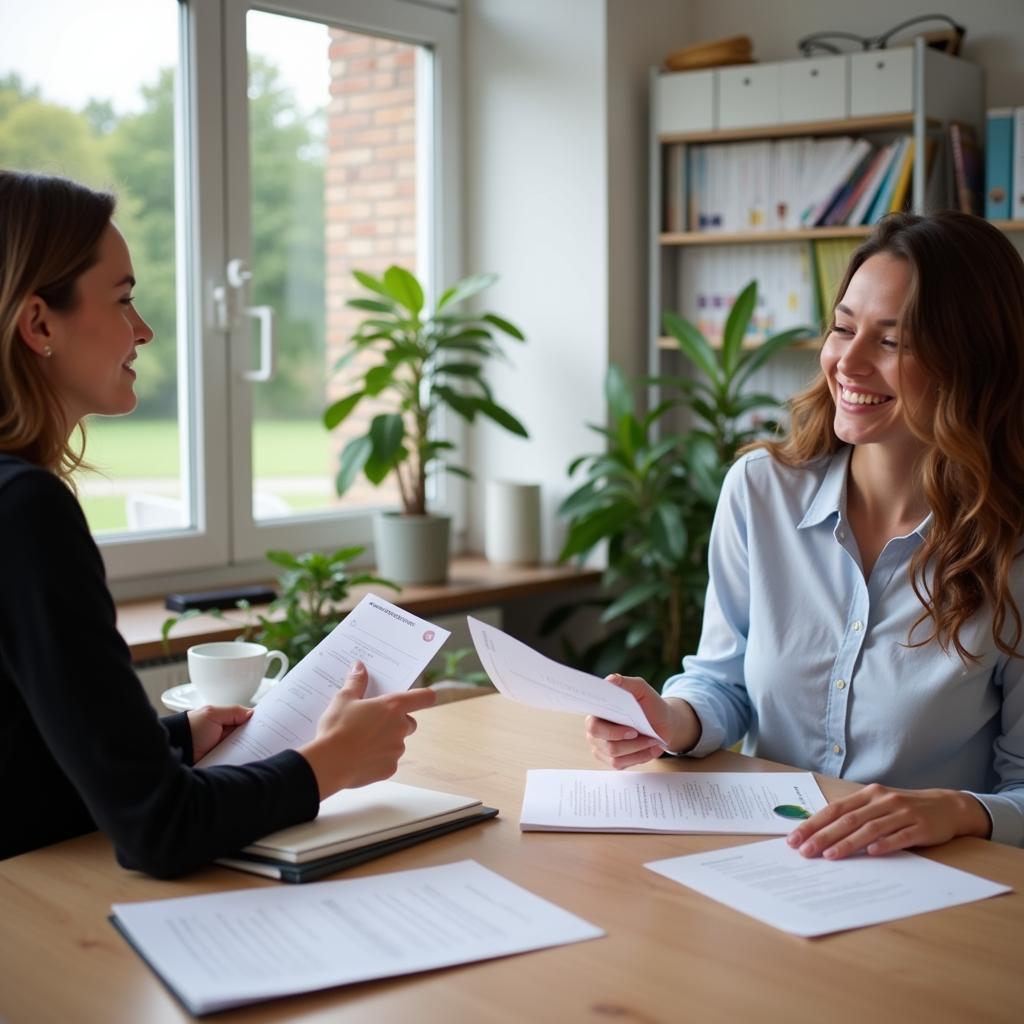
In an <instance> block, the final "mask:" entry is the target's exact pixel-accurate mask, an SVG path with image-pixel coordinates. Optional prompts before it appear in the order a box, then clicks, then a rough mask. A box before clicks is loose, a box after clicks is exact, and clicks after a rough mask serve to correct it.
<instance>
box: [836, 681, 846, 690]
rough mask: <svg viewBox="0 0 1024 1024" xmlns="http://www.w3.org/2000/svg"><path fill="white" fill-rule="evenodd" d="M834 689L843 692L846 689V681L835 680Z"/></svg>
mask: <svg viewBox="0 0 1024 1024" xmlns="http://www.w3.org/2000/svg"><path fill="white" fill-rule="evenodd" d="M836 689H837V690H845V689H846V680H845V679H837V680H836Z"/></svg>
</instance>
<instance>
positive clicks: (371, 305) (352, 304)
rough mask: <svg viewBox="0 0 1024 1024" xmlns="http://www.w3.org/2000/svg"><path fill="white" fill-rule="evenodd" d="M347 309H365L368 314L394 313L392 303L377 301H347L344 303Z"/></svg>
mask: <svg viewBox="0 0 1024 1024" xmlns="http://www.w3.org/2000/svg"><path fill="white" fill-rule="evenodd" d="M345 305H346V306H348V307H349V309H365V310H367V311H368V312H370V313H394V311H395V307H394V304H393V303H390V302H381V301H380V300H379V299H349V300H348V302H346V303H345Z"/></svg>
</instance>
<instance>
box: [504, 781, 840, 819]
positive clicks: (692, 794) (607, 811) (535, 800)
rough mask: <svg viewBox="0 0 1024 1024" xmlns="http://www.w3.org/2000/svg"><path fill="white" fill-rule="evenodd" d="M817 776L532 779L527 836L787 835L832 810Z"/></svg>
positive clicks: (526, 812) (526, 805)
mask: <svg viewBox="0 0 1024 1024" xmlns="http://www.w3.org/2000/svg"><path fill="white" fill-rule="evenodd" d="M826 803H827V801H826V800H825V795H824V794H823V793H822V791H821V789H820V788H819V786H818V783H817V782H816V781H815V778H814V776H813V775H812V774H811V773H810V772H690V771H686V772H634V771H627V772H610V771H567V770H562V769H557V768H537V769H531V770H530V771H528V772H527V773H526V792H525V794H524V795H523V812H522V816H521V817H520V819H519V827H520V828H521V829H522V830H523V831H524V832H535V831H537V832H664V833H682V834H687V833H698V832H702V833H729V834H735V835H782V834H784V833H786V832H790V831H792V830H793V829H794V828H796V826H797V825H798V824H799V823H800V822H801V821H803V820H805V819H807V818H809V817H810V816H811V815H812V814H814V813H815V812H816V811H820V810H821V809H822V808H823V807H825V805H826Z"/></svg>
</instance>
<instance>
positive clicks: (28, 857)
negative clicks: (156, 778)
mask: <svg viewBox="0 0 1024 1024" xmlns="http://www.w3.org/2000/svg"><path fill="white" fill-rule="evenodd" d="M419 721H420V728H419V730H418V731H417V733H416V734H415V735H414V736H413V737H412V738H411V739H410V741H409V748H408V753H407V755H406V757H405V759H404V760H403V762H402V767H401V769H400V772H399V775H398V778H399V779H401V780H402V781H405V782H410V783H419V784H422V785H426V786H429V787H432V788H434V789H443V790H449V791H451V792H455V793H466V794H472V795H474V796H478V797H480V798H481V799H483V800H484V802H485V803H488V804H492V805H494V806H496V807H499V808H500V809H501V812H502V813H501V817H500V818H499V819H497V820H495V821H492V822H488V823H486V824H484V825H480V826H475V827H473V828H471V829H467V830H465V831H464V832H458V833H455V834H453V835H451V836H446V837H443V838H441V839H438V840H435V841H433V842H431V843H427V844H424V845H422V846H418V847H414V848H412V849H409V850H405V851H402V852H401V853H398V854H393V855H392V856H390V857H387V858H385V859H382V860H379V861H376V862H374V863H371V864H368V865H364V866H362V867H360V868H356V869H354V870H353V871H351V872H349V875H350V876H353V875H356V874H373V873H377V872H381V871H395V870H399V869H402V868H410V867H421V866H427V865H433V864H443V863H447V862H451V861H454V860H460V859H463V858H473V859H475V860H477V861H479V862H480V863H481V864H483V865H485V866H486V867H489V868H492V869H493V870H495V871H497V872H499V873H500V874H502V875H504V876H505V877H507V878H509V879H511V880H512V881H514V882H517V883H519V884H520V885H523V886H525V887H526V888H528V889H530V890H531V891H533V892H535V893H537V894H538V895H540V896H543V897H545V898H547V899H549V900H552V901H554V902H555V903H557V904H559V905H560V906H562V907H565V908H566V909H567V910H570V911H572V912H574V913H576V914H578V915H580V916H581V917H584V918H586V919H587V920H589V921H592V922H593V923H594V924H597V925H599V926H600V927H602V928H604V929H605V930H606V931H607V933H608V934H607V937H605V938H602V939H597V940H594V941H592V942H585V943H580V944H577V945H573V946H565V947H561V948H557V949H550V950H543V951H540V952H536V953H528V954H525V955H522V956H514V957H507V958H505V959H500V960H494V961H490V962H487V963H478V964H469V965H466V966H463V967H455V968H450V969H446V970H439V971H433V972H429V973H425V974H422V975H418V976H412V977H404V978H396V979H392V980H387V981H381V982H371V983H366V984H362V985H356V986H351V987H349V988H345V989H334V990H331V991H328V992H322V993H317V994H314V995H309V996H300V997H295V998H289V999H286V1000H279V1001H276V1002H273V1003H265V1004H262V1005H260V1006H254V1007H251V1008H246V1009H241V1010H237V1011H232V1012H230V1013H228V1014H224V1015H222V1016H219V1017H218V1018H216V1019H218V1020H224V1021H230V1022H234V1021H262V1022H270V1021H274V1022H278V1021H307V1022H308V1021H323V1022H327V1021H330V1022H332V1024H334V1022H339V1021H342V1022H344V1021H369V1022H374V1024H383V1022H395V1024H409V1022H416V1024H423V1022H438V1024H441V1022H443V1024H463V1022H469V1024H476V1022H481V1021H483V1022H486V1021H507V1022H528V1024H537V1022H546V1021H557V1022H572V1021H595V1022H625V1024H655V1022H658V1024H660V1022H665V1024H669V1022H672V1024H676V1022H683V1021H691V1020H692V1021H701V1022H706V1021H715V1022H717V1021H722V1022H743V1021H749V1022H752V1024H753V1022H761V1021H786V1022H788V1024H791V1022H794V1021H799V1022H803V1021H816V1022H817V1021H821V1022H827V1024H836V1022H846V1021H850V1022H854V1021H856V1022H858V1024H875V1022H878V1021H897V1020H898V1021H906V1022H908V1024H916V1022H919V1021H922V1022H923V1021H927V1022H929V1024H932V1022H936V1021H939V1022H945V1021H950V1022H953V1021H956V1022H966V1021H970V1022H972V1024H973V1022H980V1021H1004V1022H1009V1021H1020V1020H1021V1019H1022V1012H1024V1011H1022V1006H1024V967H1022V959H1021V952H1020V951H1021V947H1022V945H1024V896H1022V895H1021V891H1022V890H1024V851H1021V850H1017V849H1011V848H1009V847H1006V846H1001V845H999V844H997V843H989V842H984V841H982V840H978V839H960V840H956V841H955V842H952V843H949V844H947V845H946V846H943V847H941V848H936V849H934V850H931V851H929V852H928V856H929V857H932V858H934V859H935V860H938V861H941V862H943V863H945V864H951V865H955V866H957V867H961V868H964V869H966V870H968V871H973V872H976V873H977V874H979V875H983V876H985V877H986V878H991V879H994V880H996V881H999V882H1005V883H1007V884H1008V885H1012V886H1014V887H1015V889H1016V890H1017V891H1016V892H1014V893H1010V894H1007V895H1005V896H999V897H996V898H994V899H990V900H985V901H982V902H980V903H972V904H969V905H967V906H962V907H954V908H952V909H949V910H942V911H939V912H937V913H933V914H926V915H922V916H919V917H915V918H908V919H904V920H901V921H896V922H893V923H892V924H885V925H880V926H877V927H873V928H864V929H860V930H858V931H852V932H847V933H843V934H839V935H833V936H830V937H826V938H822V939H817V940H804V939H798V938H795V937H793V936H790V935H787V934H784V933H782V932H778V931H775V930H773V929H772V928H769V927H767V926H766V925H763V924H760V923H758V922H757V921H754V920H752V919H750V918H747V917H744V916H743V915H741V914H738V913H736V912H734V911H731V910H728V909H727V908H725V907H722V906H720V905H719V904H717V903H714V902H712V901H711V900H708V899H706V898H705V897H703V896H700V895H698V894H697V893H694V892H691V891H690V890H688V889H685V888H683V887H682V886H679V885H676V884H674V883H672V882H670V881H669V880H668V879H665V878H662V877H660V876H658V875H655V874H654V873H653V872H650V871H647V870H646V869H644V868H643V866H642V865H643V864H644V862H645V861H649V860H654V859H656V858H659V857H670V856H677V855H679V854H684V853H692V852H696V851H700V850H708V849H714V848H716V847H722V846H728V845H735V844H737V843H740V842H746V841H749V840H746V839H740V838H737V837H734V836H716V837H695V836H643V835H585V834H567V833H562V834H559V833H527V834H522V833H520V831H519V828H518V825H517V821H518V815H519V808H520V802H521V799H522V791H523V784H524V773H525V771H526V769H527V768H541V767H563V768H590V767H594V763H593V761H592V760H591V757H590V753H589V750H588V749H587V746H586V743H585V742H584V739H583V736H582V722H581V720H580V719H579V718H577V717H573V716H569V715H560V714H556V713H549V712H540V711H534V710H532V709H529V708H524V707H521V706H519V705H515V704H512V703H510V702H509V701H506V700H505V698H503V697H500V696H492V697H481V698H478V699H475V700H469V701H463V702H461V703H460V704H455V705H449V706H445V707H440V708H433V709H431V710H429V711H425V712H423V713H421V714H420V715H419ZM654 767H655V768H656V769H657V770H659V771H686V770H688V769H689V768H690V767H699V768H700V769H713V770H714V769H718V770H730V771H737V770H742V771H758V770H764V769H767V768H775V769H777V768H778V767H780V766H778V765H772V764H770V763H769V762H765V761H757V760H755V759H752V758H744V757H741V756H739V755H737V754H731V753H728V752H720V753H718V754H715V755H714V756H713V757H711V758H708V759H706V760H705V761H703V762H692V763H690V762H686V761H672V760H668V759H664V760H662V761H659V762H658V763H657V765H655V766H654ZM819 781H820V782H821V784H822V788H823V789H824V791H825V793H826V795H828V796H837V795H840V794H841V793H845V792H848V791H849V790H851V789H852V788H854V787H853V786H852V785H851V784H850V783H844V782H837V781H835V780H829V779H825V778H821V779H820V780H819ZM272 884H275V883H272V882H267V881H264V880H261V879H257V878H255V877H252V876H248V875H243V874H238V873H235V872H231V871H228V870H226V869H221V868H210V869H207V870H204V871H202V872H199V873H197V874H195V875H192V876H190V877H189V878H187V879H183V880H179V881H176V882H161V881H155V880H153V879H149V878H146V877H144V876H141V875H137V874H134V873H132V872H127V871H124V870H122V869H121V868H119V867H118V866H117V864H116V863H115V861H114V857H113V854H112V852H111V849H110V846H109V844H108V843H107V842H106V840H105V839H103V838H102V837H101V836H99V835H91V836H85V837H82V838H80V839H74V840H71V841H69V842H66V843H60V844H58V845H56V846H53V847H49V848H47V849H43V850H38V851H36V852H34V853H30V854H25V855H24V856H21V857H16V858H13V859H11V860H8V861H5V862H2V863H0V1021H4V1022H5V1024H36V1022H41V1021H55V1022H57V1021H59V1022H92V1021H95V1022H103V1024H114V1022H122V1021H123V1022H126V1024H160V1022H164V1021H181V1020H188V1019H189V1018H188V1015H187V1014H186V1013H185V1011H184V1010H182V1009H181V1008H180V1006H179V1004H178V1003H177V1002H175V1000H174V999H173V998H172V997H171V996H170V995H168V994H167V992H166V991H165V990H164V988H163V987H162V986H161V984H160V983H159V982H158V981H157V979H156V977H155V976H154V975H153V974H152V973H151V972H150V970H149V969H148V968H147V967H146V966H145V965H144V964H143V962H142V961H141V960H140V959H139V958H138V957H137V956H136V954H135V953H133V952H132V951H131V949H129V947H128V946H127V944H126V943H125V942H124V940H123V939H122V938H121V937H120V936H119V935H118V934H117V933H116V932H115V931H114V929H113V928H112V927H111V925H110V924H109V923H108V922H107V914H108V913H109V909H110V905H111V903H114V902H118V901H128V900H145V899H154V898H160V897H169V896H184V895H189V894H193V893H201V892H212V891H216V890H222V889H229V888H230V889H235V888H242V887H245V886H259V885H272Z"/></svg>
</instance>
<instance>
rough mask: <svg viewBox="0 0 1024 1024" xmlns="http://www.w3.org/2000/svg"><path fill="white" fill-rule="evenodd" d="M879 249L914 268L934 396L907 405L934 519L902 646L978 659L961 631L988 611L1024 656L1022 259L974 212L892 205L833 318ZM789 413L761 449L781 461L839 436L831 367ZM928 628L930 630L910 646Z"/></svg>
mask: <svg viewBox="0 0 1024 1024" xmlns="http://www.w3.org/2000/svg"><path fill="white" fill-rule="evenodd" d="M879 253H887V254H889V255H890V256H893V257H896V258H898V259H902V260H905V261H906V263H907V265H908V267H909V269H910V278H911V283H910V289H909V292H908V295H907V298H906V302H905V305H904V308H903V310H902V312H901V315H900V334H901V336H902V335H903V334H904V333H905V334H906V335H907V337H908V338H910V339H912V341H913V348H914V356H915V357H916V359H917V361H918V362H919V363H920V365H921V367H922V368H923V369H924V371H925V373H926V374H927V375H928V377H929V378H930V379H931V380H932V381H933V382H934V384H935V387H936V391H937V400H936V402H935V405H934V410H933V411H931V412H930V413H928V414H922V413H921V412H920V410H912V409H907V410H906V416H907V423H908V426H909V427H910V429H911V430H912V431H913V433H914V434H915V435H916V436H917V437H919V438H920V439H921V440H922V441H924V442H925V443H926V444H927V445H928V448H927V452H926V454H925V456H924V458H923V460H922V464H921V479H922V484H923V488H924V494H925V498H926V499H927V501H928V505H929V507H930V509H931V512H932V516H933V521H932V526H931V529H930V530H929V531H928V533H927V535H926V536H925V538H924V542H923V544H921V546H920V547H919V548H918V549H917V551H916V552H915V553H914V556H913V558H912V560H911V563H910V577H911V583H912V585H913V587H914V592H915V593H916V594H917V596H918V598H919V599H920V601H921V604H922V606H923V611H922V613H921V616H920V618H918V619H917V621H916V622H915V623H914V624H913V626H912V627H911V629H910V634H911V636H910V637H908V638H907V643H908V645H909V646H911V647H921V646H924V645H925V644H927V643H930V642H931V641H932V640H936V641H937V642H938V643H939V645H940V646H941V648H942V650H943V651H946V652H947V653H948V651H949V648H950V647H951V646H952V647H954V648H955V649H956V652H957V654H958V655H959V656H960V658H961V659H963V660H964V661H965V662H967V661H973V662H976V661H978V660H979V656H978V654H977V653H975V652H971V651H969V650H967V649H966V648H965V646H964V645H963V643H962V642H961V639H960V631H961V629H962V628H963V627H964V625H965V623H966V622H967V621H968V620H969V619H970V618H971V617H972V616H973V615H974V614H975V613H976V612H978V611H979V610H980V609H981V608H982V607H987V608H990V609H991V610H992V634H993V641H994V643H995V645H996V647H997V648H998V649H999V650H1000V651H1002V652H1003V653H1004V654H1006V655H1008V656H1016V657H1024V654H1022V653H1021V652H1020V650H1019V648H1020V643H1021V638H1022V632H1024V625H1022V620H1021V609H1020V608H1019V607H1018V606H1017V603H1016V601H1015V600H1014V598H1013V594H1012V593H1011V591H1010V584H1009V580H1010V571H1011V567H1012V566H1013V563H1014V561H1015V559H1016V558H1017V557H1018V556H1019V555H1020V554H1021V540H1022V537H1024V261H1022V260H1021V256H1020V253H1018V251H1017V250H1016V249H1015V248H1014V246H1013V245H1012V244H1011V243H1010V242H1009V241H1008V240H1007V238H1006V237H1005V236H1004V235H1003V233H1002V232H1001V231H999V230H998V229H997V228H995V227H993V226H992V225H991V224H989V223H988V222H987V221H985V220H982V219H981V218H979V217H972V216H970V215H968V214H965V213H958V212H953V211H948V212H944V213H939V214H935V215H933V216H930V217H918V216H914V215H912V214H892V215H890V216H888V217H886V218H885V219H884V220H882V221H881V222H880V223H879V224H878V226H877V227H876V228H875V230H874V232H873V233H872V234H871V236H870V237H869V238H868V239H867V241H866V242H864V244H863V245H861V246H860V247H859V248H858V249H857V250H856V252H854V254H853V256H852V258H851V259H850V265H849V267H848V268H847V270H846V274H845V276H844V277H843V280H842V283H841V284H840V285H839V289H838V291H837V293H836V297H835V299H834V301H833V303H832V312H833V314H834V312H835V307H836V305H837V304H838V303H839V302H840V301H841V300H842V297H843V296H844V295H845V294H846V289H847V287H848V286H849V284H850V279H851V278H852V277H853V275H854V274H855V273H856V271H857V270H858V268H859V267H860V266H861V265H862V264H863V263H864V262H865V261H866V260H868V259H870V258H871V257H872V256H875V255H877V254H879ZM900 353H901V355H902V353H903V348H902V344H901V348H900ZM789 412H790V428H789V432H788V435H787V436H786V437H785V438H784V439H783V440H781V441H769V442H762V443H760V444H759V445H758V447H764V448H767V449H768V450H769V451H770V452H771V454H772V455H773V456H774V457H775V458H776V459H778V460H779V461H780V462H782V463H784V464H785V465H787V466H800V465H804V464H806V463H808V462H810V461H811V460H813V459H816V458H819V457H821V456H824V455H830V454H832V453H834V452H836V451H837V450H838V449H839V448H840V447H842V445H843V444H844V442H843V441H840V440H839V438H838V437H837V436H836V434H835V431H834V429H833V419H834V416H835V406H834V403H833V399H832V394H831V392H830V390H829V386H828V382H827V380H826V379H825V375H824V373H821V374H819V375H818V376H817V377H816V379H815V380H814V381H813V382H812V383H811V384H810V386H809V387H808V388H807V389H806V390H804V391H803V392H801V393H800V394H798V395H796V397H794V398H793V399H792V400H791V401H790V402H789ZM926 568H927V569H928V570H929V571H928V573H927V574H926V571H925V570H926ZM926 623H927V624H929V625H930V627H931V628H930V632H929V635H928V636H927V637H925V638H924V639H922V640H918V641H916V642H911V637H912V636H913V635H914V633H915V631H916V630H917V628H918V627H919V626H922V625H924V624H926Z"/></svg>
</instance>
